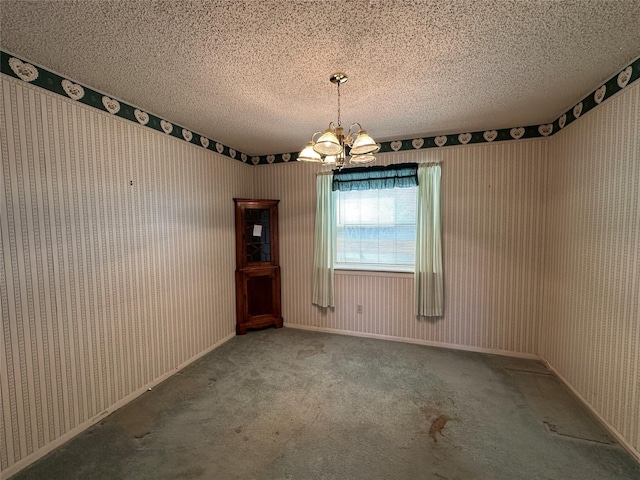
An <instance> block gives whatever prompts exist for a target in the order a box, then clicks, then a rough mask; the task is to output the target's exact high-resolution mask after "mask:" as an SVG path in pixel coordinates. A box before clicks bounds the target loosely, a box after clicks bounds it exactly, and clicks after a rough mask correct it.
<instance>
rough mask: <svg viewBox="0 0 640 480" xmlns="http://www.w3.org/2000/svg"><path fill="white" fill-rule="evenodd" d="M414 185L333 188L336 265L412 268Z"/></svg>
mask: <svg viewBox="0 0 640 480" xmlns="http://www.w3.org/2000/svg"><path fill="white" fill-rule="evenodd" d="M417 190H418V188H417V187H407V188H387V189H382V190H377V189H376V190H349V191H336V192H334V193H335V194H336V214H337V221H336V223H337V225H336V230H337V254H336V262H335V267H336V268H347V269H348V268H353V269H360V270H392V271H413V269H414V263H415V243H416V201H417V200H416V198H417Z"/></svg>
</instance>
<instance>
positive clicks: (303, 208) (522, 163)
mask: <svg viewBox="0 0 640 480" xmlns="http://www.w3.org/2000/svg"><path fill="white" fill-rule="evenodd" d="M379 159H380V160H379V162H378V163H379V164H389V163H401V162H418V161H440V162H442V205H443V210H442V215H443V217H442V224H443V227H442V228H443V250H444V276H445V314H444V317H442V318H437V319H417V318H416V317H415V315H414V313H413V308H414V293H413V278H412V276H411V275H406V274H405V275H397V274H383V273H375V274H367V273H363V272H339V273H338V274H337V275H336V307H335V309H321V308H318V307H315V306H313V305H312V304H311V266H312V260H313V231H314V219H315V217H314V210H315V174H314V173H315V172H316V171H317V170H318V167H316V166H309V165H305V164H298V165H272V166H258V167H256V168H255V170H257V173H256V174H255V175H256V178H255V181H256V195H258V196H259V197H265V198H269V197H273V198H279V199H280V236H281V238H280V245H281V265H282V282H283V288H282V292H283V298H282V305H283V306H282V311H283V317H284V319H285V322H286V325H287V326H289V327H293V326H297V327H300V328H313V329H326V330H331V331H343V332H349V333H351V334H367V335H374V336H375V335H377V336H380V337H383V338H389V337H392V338H394V339H397V340H405V341H415V342H417V343H432V344H441V345H446V346H458V347H459V348H465V349H475V350H482V351H495V352H501V353H505V352H510V353H512V354H520V355H535V354H537V349H538V345H537V337H538V319H539V316H540V309H541V306H542V268H543V259H544V248H543V240H544V213H545V212H544V198H545V195H546V175H547V173H546V165H547V143H546V139H536V140H529V141H517V142H502V143H500V144H480V145H467V146H456V147H445V148H441V149H431V150H428V151H415V152H411V151H409V152H399V153H395V154H380V155H379ZM357 305H362V306H363V313H362V314H359V313H357V308H356V306H357Z"/></svg>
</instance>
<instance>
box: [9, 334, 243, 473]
mask: <svg viewBox="0 0 640 480" xmlns="http://www.w3.org/2000/svg"><path fill="white" fill-rule="evenodd" d="M235 336H236V334H235V332H233V333H231V334H229V335H227V336H226V337H224V338H223V339H222V340H220V341H219V342H217V343H215V344H214V345H213V346H211V347H209V348H208V349H206V350H203V351H202V352H200V353H198V354H197V355H196V356H195V357H193V358H190V359H189V360H187V361H186V362H184V363H182V364H180V365H178V366H177V367H175V368H174V369H172V370H170V371H169V372H167V373H165V374H164V375H162V376H160V377H158V378H156V379H155V380H153V381H152V382H150V383H148V384H147V385H145V386H144V387H141V388H139V389H138V390H136V391H135V392H132V393H130V394H129V395H127V396H126V397H124V398H122V399H120V400H118V401H117V402H116V403H114V404H113V405H111V406H109V408H107V409H106V410H105V411H104V412H101V413H99V414H98V415H96V416H95V417H93V418H90V419H89V420H86V421H85V422H83V423H81V424H80V425H77V426H76V427H74V428H73V429H71V430H69V431H68V432H66V433H65V434H64V435H62V436H60V437H58V438H56V439H55V440H54V441H52V442H51V443H48V444H46V445H45V446H44V447H42V448H40V449H38V450H37V451H35V452H33V453H32V454H31V455H29V456H27V457H24V458H23V459H21V460H20V461H18V462H16V463H14V464H13V465H11V466H10V467H9V468H7V469H6V470H2V472H0V479H6V478H9V477H10V476H12V475H15V474H16V473H18V472H19V471H20V470H23V469H24V468H26V467H28V466H29V465H31V464H32V463H33V462H35V461H37V460H39V459H41V458H42V457H44V456H45V455H47V454H48V453H49V452H51V451H53V450H55V449H56V448H58V447H59V446H60V445H62V444H63V443H66V442H68V441H69V440H71V439H72V438H73V437H75V436H76V435H79V434H80V433H82V432H83V431H85V430H86V429H87V428H89V427H91V426H92V425H95V424H96V423H98V422H99V421H100V420H102V419H103V418H105V417H107V416H109V415H111V414H112V413H113V412H115V411H116V410H118V409H119V408H122V407H123V406H125V405H126V404H127V403H129V402H131V401H132V400H134V399H136V398H137V397H139V396H140V395H142V394H143V393H144V392H146V391H148V390H149V389H150V388H153V387H155V386H156V385H159V384H160V383H162V382H164V381H165V380H166V379H167V378H169V377H170V376H172V375H174V374H175V373H176V372H178V371H179V370H182V369H183V368H185V367H187V366H188V365H190V364H192V363H193V362H195V361H196V360H198V359H199V358H201V357H203V356H205V355H206V354H207V353H209V352H211V351H213V350H215V349H216V348H218V347H219V346H220V345H222V344H224V343H226V342H228V341H229V340H231V339H232V338H233V337H235Z"/></svg>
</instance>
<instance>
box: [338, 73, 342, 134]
mask: <svg viewBox="0 0 640 480" xmlns="http://www.w3.org/2000/svg"><path fill="white" fill-rule="evenodd" d="M338 126H339V127H340V126H342V123H341V121H340V82H338Z"/></svg>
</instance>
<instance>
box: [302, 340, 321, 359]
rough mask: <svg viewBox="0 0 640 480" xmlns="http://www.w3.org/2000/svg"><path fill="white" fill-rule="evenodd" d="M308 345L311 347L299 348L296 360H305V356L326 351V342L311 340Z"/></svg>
mask: <svg viewBox="0 0 640 480" xmlns="http://www.w3.org/2000/svg"><path fill="white" fill-rule="evenodd" d="M307 346H308V347H310V348H307V349H303V350H298V355H296V360H303V359H305V358H308V357H313V356H314V355H318V354H319V353H324V343H322V342H311V343H310V344H308V345H307Z"/></svg>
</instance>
